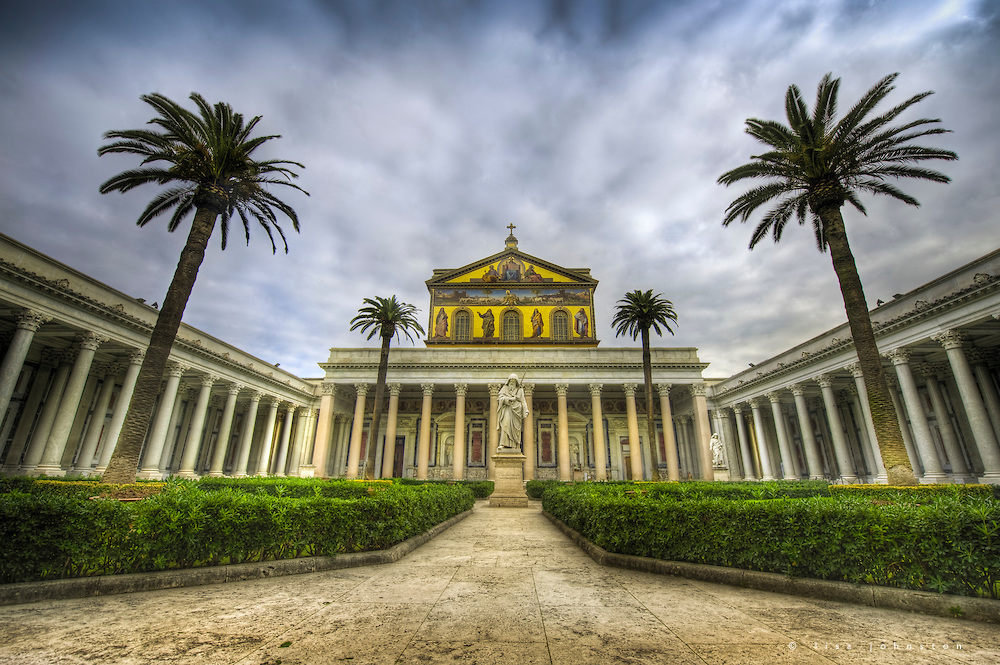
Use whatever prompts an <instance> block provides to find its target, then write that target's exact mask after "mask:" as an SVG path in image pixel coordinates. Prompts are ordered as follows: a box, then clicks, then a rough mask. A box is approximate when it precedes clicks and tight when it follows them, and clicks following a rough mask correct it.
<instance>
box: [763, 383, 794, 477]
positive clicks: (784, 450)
mask: <svg viewBox="0 0 1000 665" xmlns="http://www.w3.org/2000/svg"><path fill="white" fill-rule="evenodd" d="M767 399H768V401H769V402H771V416H772V417H773V418H774V431H775V433H776V434H777V435H778V454H779V455H781V478H782V480H794V479H795V464H794V463H793V462H792V447H791V445H790V444H789V443H788V430H787V429H785V421H784V418H783V416H782V412H781V395H779V394H778V393H767Z"/></svg>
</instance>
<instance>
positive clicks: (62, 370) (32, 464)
mask: <svg viewBox="0 0 1000 665" xmlns="http://www.w3.org/2000/svg"><path fill="white" fill-rule="evenodd" d="M71 353H72V352H67V351H52V352H51V353H49V354H46V355H48V356H49V357H50V358H51V362H53V363H54V364H55V365H56V372H55V374H54V375H53V377H52V382H51V383H50V384H49V392H48V394H47V395H46V397H45V403H44V404H43V405H42V412H41V413H40V414H39V415H38V423H37V424H36V425H35V431H34V433H33V434H32V435H31V440H30V441H29V442H28V449H27V451H25V454H24V464H23V466H22V467H21V470H22V472H23V473H25V474H27V475H31V474H33V473H37V467H38V464H39V463H40V462H41V461H42V453H43V452H44V451H45V444H46V443H47V442H48V440H49V433H51V432H52V424H53V423H54V422H55V420H56V414H57V413H58V412H59V403H60V402H61V401H62V396H63V393H64V392H65V390H66V382H67V381H69V373H70V370H71V369H72V365H70V363H69V361H70V360H71V359H72V355H71Z"/></svg>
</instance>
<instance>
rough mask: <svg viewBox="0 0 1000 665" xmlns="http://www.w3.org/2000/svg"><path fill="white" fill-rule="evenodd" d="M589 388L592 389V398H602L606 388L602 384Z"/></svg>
mask: <svg viewBox="0 0 1000 665" xmlns="http://www.w3.org/2000/svg"><path fill="white" fill-rule="evenodd" d="M587 387H588V388H590V396H591V397H600V396H601V389H602V388H603V387H604V384H601V383H591V384H590V385H589V386H587Z"/></svg>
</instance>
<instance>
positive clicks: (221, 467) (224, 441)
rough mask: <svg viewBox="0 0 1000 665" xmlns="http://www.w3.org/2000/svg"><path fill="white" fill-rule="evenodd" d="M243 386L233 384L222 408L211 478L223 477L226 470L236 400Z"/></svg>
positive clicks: (209, 470)
mask: <svg viewBox="0 0 1000 665" xmlns="http://www.w3.org/2000/svg"><path fill="white" fill-rule="evenodd" d="M242 389H243V385H242V384H239V383H231V384H230V385H229V392H228V394H227V396H226V405H225V406H224V407H223V408H222V426H221V427H220V428H219V437H218V439H217V440H216V442H215V450H214V451H213V452H212V466H210V467H209V469H208V475H209V476H221V475H222V474H223V472H224V471H225V468H226V453H227V452H228V451H229V439H230V437H231V435H232V433H233V418H235V417H236V398H237V396H238V395H239V394H240V390H242Z"/></svg>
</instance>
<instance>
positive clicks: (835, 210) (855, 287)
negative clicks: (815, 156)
mask: <svg viewBox="0 0 1000 665" xmlns="http://www.w3.org/2000/svg"><path fill="white" fill-rule="evenodd" d="M819 216H820V218H821V219H822V220H823V229H824V231H825V233H826V240H827V243H828V244H829V247H830V257H831V258H832V259H833V269H834V270H835V271H836V272H837V278H838V279H839V280H840V292H841V293H842V294H843V296H844V309H846V310H847V322H848V324H849V325H850V328H851V336H852V337H853V338H854V348H855V350H856V351H857V354H858V363H859V364H860V365H861V374H862V376H863V377H864V379H865V386H866V387H867V391H868V404H869V405H870V406H871V412H872V424H873V425H874V426H875V438H876V439H877V443H878V447H879V451H880V453H881V455H882V461H883V462H884V463H885V468H886V471H887V473H888V476H889V484H890V485H916V484H917V480H916V478H915V477H914V476H913V469H911V468H910V459H909V457H908V456H907V454H906V447H905V446H904V444H903V435H902V432H901V431H900V429H899V420H898V418H897V417H896V409H895V407H893V404H892V396H891V394H890V393H889V385H888V383H886V380H885V371H884V369H883V368H882V359H881V357H880V356H879V351H878V346H877V345H876V343H875V331H874V330H873V329H872V322H871V318H870V317H869V316H868V302H867V301H866V300H865V293H864V289H863V288H862V286H861V277H860V276H859V275H858V267H857V265H856V264H855V262H854V254H852V253H851V246H850V244H849V243H848V241H847V229H846V227H845V226H844V218H843V216H842V215H841V213H840V208H839V207H835V206H827V207H825V208H823V209H822V210H820V211H819Z"/></svg>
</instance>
